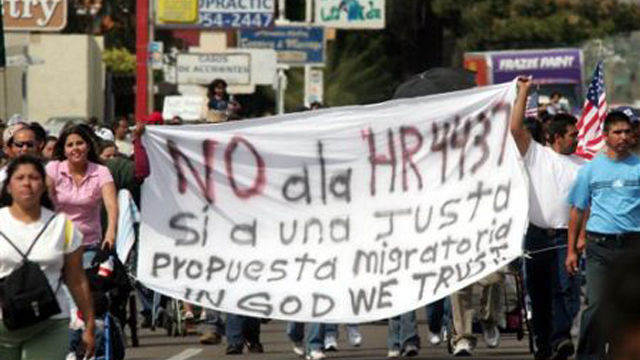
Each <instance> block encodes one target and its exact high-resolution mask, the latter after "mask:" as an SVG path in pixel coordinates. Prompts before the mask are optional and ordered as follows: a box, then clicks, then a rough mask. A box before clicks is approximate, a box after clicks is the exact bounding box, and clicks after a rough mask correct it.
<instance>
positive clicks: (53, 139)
mask: <svg viewBox="0 0 640 360" xmlns="http://www.w3.org/2000/svg"><path fill="white" fill-rule="evenodd" d="M49 141H55V142H58V137H57V136H53V135H49V136H47V138H46V139H45V141H44V143H45V144H46V143H48V142H49Z"/></svg>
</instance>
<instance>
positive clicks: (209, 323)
mask: <svg viewBox="0 0 640 360" xmlns="http://www.w3.org/2000/svg"><path fill="white" fill-rule="evenodd" d="M203 310H204V314H205V320H204V323H202V324H201V325H200V327H199V328H200V329H199V330H200V332H205V331H211V332H214V333H216V334H218V335H224V328H225V325H224V320H222V313H220V311H217V310H211V309H203Z"/></svg>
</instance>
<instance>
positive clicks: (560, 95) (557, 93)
mask: <svg viewBox="0 0 640 360" xmlns="http://www.w3.org/2000/svg"><path fill="white" fill-rule="evenodd" d="M556 95H558V96H559V97H562V94H561V93H560V92H559V91H554V92H552V93H551V96H549V98H552V97H554V96H556Z"/></svg>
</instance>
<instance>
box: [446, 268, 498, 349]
mask: <svg viewBox="0 0 640 360" xmlns="http://www.w3.org/2000/svg"><path fill="white" fill-rule="evenodd" d="M503 284H504V273H503V272H501V271H497V272H494V273H493V274H491V275H489V276H487V277H485V278H483V279H482V280H480V281H478V282H477V283H475V284H472V285H469V286H467V287H466V288H464V289H462V290H459V291H456V292H455V293H453V294H452V295H451V312H452V313H453V333H454V338H453V342H454V343H457V342H458V340H460V339H463V338H465V339H468V340H470V341H471V342H472V344H473V345H474V346H475V343H476V337H475V336H474V335H473V330H472V321H473V314H474V309H473V306H472V299H473V288H474V286H475V285H480V286H481V287H482V298H481V299H480V322H481V323H482V324H483V325H484V326H495V325H497V323H498V312H499V311H500V298H501V295H502V291H501V290H502V286H503Z"/></svg>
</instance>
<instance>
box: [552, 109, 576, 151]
mask: <svg viewBox="0 0 640 360" xmlns="http://www.w3.org/2000/svg"><path fill="white" fill-rule="evenodd" d="M577 123H578V120H577V119H576V117H575V116H573V115H571V114H566V113H560V114H556V115H554V116H553V118H552V119H551V121H550V122H549V126H548V128H547V135H548V137H547V139H548V140H549V143H550V144H553V142H554V141H555V140H556V136H560V137H562V136H565V135H566V134H567V128H568V127H569V126H571V125H574V126H575V125H576V124H577Z"/></svg>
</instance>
